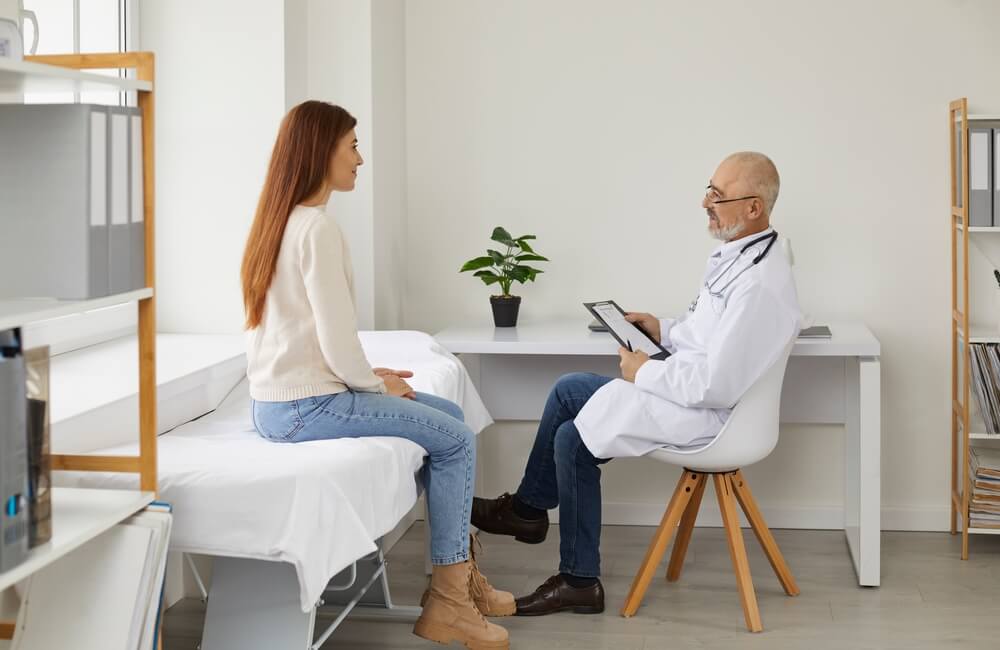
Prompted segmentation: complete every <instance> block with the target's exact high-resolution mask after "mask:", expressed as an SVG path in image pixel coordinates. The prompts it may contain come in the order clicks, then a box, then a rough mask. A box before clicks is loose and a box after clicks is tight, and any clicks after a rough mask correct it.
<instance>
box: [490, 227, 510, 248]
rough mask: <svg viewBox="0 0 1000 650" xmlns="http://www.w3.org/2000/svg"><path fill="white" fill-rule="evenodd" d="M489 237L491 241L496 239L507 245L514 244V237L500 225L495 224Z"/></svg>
mask: <svg viewBox="0 0 1000 650" xmlns="http://www.w3.org/2000/svg"><path fill="white" fill-rule="evenodd" d="M490 239H492V240H493V241H498V242H500V243H501V244H505V245H507V246H513V245H514V238H513V237H511V236H510V233H509V232H507V231H506V230H505V229H503V228H502V227H500V226H497V227H496V228H494V229H493V234H492V235H491V236H490Z"/></svg>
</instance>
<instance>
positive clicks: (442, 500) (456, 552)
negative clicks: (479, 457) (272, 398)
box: [252, 390, 476, 565]
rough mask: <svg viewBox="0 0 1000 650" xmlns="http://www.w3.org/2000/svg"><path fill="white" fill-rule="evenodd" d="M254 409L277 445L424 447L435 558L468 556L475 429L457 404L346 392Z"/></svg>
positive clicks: (451, 560) (448, 560) (260, 427)
mask: <svg viewBox="0 0 1000 650" xmlns="http://www.w3.org/2000/svg"><path fill="white" fill-rule="evenodd" d="M252 412H253V423H254V427H255V428H256V429H257V432H258V433H260V435H261V436H263V437H264V438H267V439H268V440H272V441H274V442H303V441H306V440H328V439H336V438H367V437H374V436H389V437H396V438H406V439H407V440H412V441H413V442H415V443H417V444H418V445H420V446H421V447H423V448H424V450H426V452H427V462H426V464H425V465H424V468H423V472H422V475H423V483H424V488H425V489H426V491H427V510H428V513H429V515H430V529H431V562H432V563H433V564H438V565H446V564H456V563H458V562H464V561H465V560H467V559H469V518H470V515H471V512H472V492H473V480H474V478H475V471H476V434H475V433H473V432H472V430H471V429H470V428H469V427H467V426H466V425H465V422H464V415H463V413H462V409H461V408H459V406H458V405H457V404H454V403H452V402H449V401H448V400H446V399H442V398H440V397H436V396H434V395H428V394H426V393H417V394H416V400H409V399H404V398H402V397H393V396H391V395H380V394H377V393H364V392H355V391H351V390H348V391H346V392H343V393H337V394H335V395H323V396H320V397H306V398H304V399H298V400H293V401H289V402H258V401H256V400H255V401H254V402H253V405H252Z"/></svg>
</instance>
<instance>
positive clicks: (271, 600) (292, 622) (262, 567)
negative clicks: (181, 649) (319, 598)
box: [201, 557, 316, 650]
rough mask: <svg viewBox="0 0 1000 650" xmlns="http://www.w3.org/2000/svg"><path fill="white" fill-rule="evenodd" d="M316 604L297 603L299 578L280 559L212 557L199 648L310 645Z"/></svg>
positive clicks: (299, 649)
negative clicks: (306, 609)
mask: <svg viewBox="0 0 1000 650" xmlns="http://www.w3.org/2000/svg"><path fill="white" fill-rule="evenodd" d="M315 624H316V608H315V607H314V608H313V609H312V610H311V611H310V612H308V613H304V612H303V611H302V608H301V607H300V606H299V580H298V578H297V577H296V575H295V568H294V567H293V566H292V565H291V564H288V563H286V562H268V561H263V560H247V559H242V558H232V557H216V558H215V561H214V563H213V566H212V586H211V587H210V589H209V598H208V607H207V609H206V612H205V630H204V634H203V636H202V642H201V648H202V650H246V648H289V649H290V650H306V649H307V648H310V647H311V646H312V641H313V628H314V626H315Z"/></svg>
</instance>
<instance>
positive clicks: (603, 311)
mask: <svg viewBox="0 0 1000 650" xmlns="http://www.w3.org/2000/svg"><path fill="white" fill-rule="evenodd" d="M583 306H584V307H586V308H587V309H588V310H589V311H590V313H591V314H593V315H594V318H596V319H597V320H598V321H599V322H601V323H602V324H603V325H604V326H605V327H607V328H608V331H609V332H611V336H613V337H615V339H616V340H617V341H618V343H620V344H621V346H622V347H623V348H631V349H632V350H634V351H639V350H642V351H643V352H645V353H646V354H648V355H649V358H650V359H656V360H657V361H662V360H663V359H666V358H667V357H669V356H670V353H669V352H667V350H666V348H664V347H663V346H662V345H660V343H659V341H654V340H653V337H651V336H650V335H649V334H647V333H646V331H645V330H643V329H642V328H641V327H639V326H638V325H636V324H634V323H630V322H628V321H627V320H625V311H624V310H623V309H622V308H621V307H619V306H618V304H617V303H616V302H615V301H614V300H602V301H601V302H585V303H583Z"/></svg>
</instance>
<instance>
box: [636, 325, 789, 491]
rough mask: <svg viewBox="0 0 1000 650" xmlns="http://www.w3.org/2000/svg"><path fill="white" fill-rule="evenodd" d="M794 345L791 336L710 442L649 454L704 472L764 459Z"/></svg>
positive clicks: (770, 445)
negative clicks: (690, 448)
mask: <svg viewBox="0 0 1000 650" xmlns="http://www.w3.org/2000/svg"><path fill="white" fill-rule="evenodd" d="M794 345H795V339H794V338H793V339H792V340H791V341H790V342H789V343H788V345H786V346H785V349H784V351H783V352H782V353H781V356H779V357H778V358H777V359H776V360H775V362H774V363H773V364H772V365H771V367H770V368H768V369H767V371H766V372H765V373H764V374H763V375H762V376H761V378H760V379H758V380H757V381H756V382H754V384H753V385H752V386H751V387H750V388H749V390H747V392H746V394H745V395H743V397H742V398H741V399H740V401H739V402H738V403H737V404H736V408H734V409H733V412H732V413H730V415H729V419H728V420H727V421H726V424H725V425H724V426H723V427H722V431H720V432H719V435H718V436H716V437H715V439H714V440H713V441H712V442H710V443H709V444H708V445H706V446H704V447H701V448H700V449H694V450H670V449H659V450H656V451H654V452H652V453H651V454H650V456H652V457H654V458H656V459H657V460H661V461H664V462H668V463H671V464H674V465H683V466H685V467H687V468H689V469H692V470H702V471H706V472H723V471H729V470H734V469H737V468H740V467H746V466H747V465H752V464H753V463H756V462H757V461H759V460H762V459H763V458H766V457H767V455H768V454H770V453H771V451H772V450H774V447H775V445H777V444H778V416H779V414H780V408H781V386H782V383H783V382H784V379H785V368H786V366H787V365H788V356H789V355H790V354H791V352H792V347H794Z"/></svg>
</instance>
